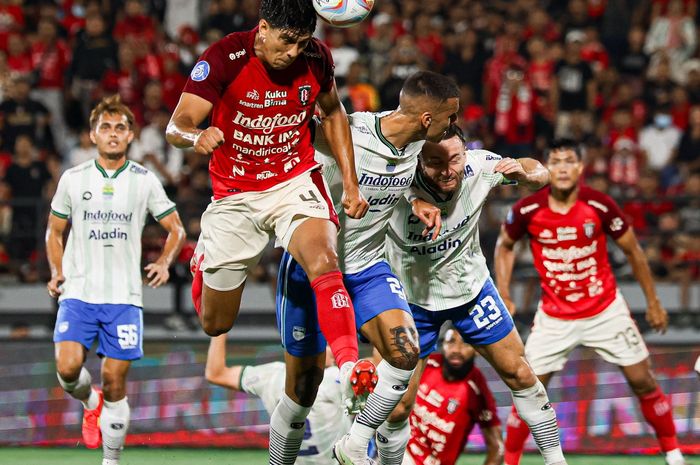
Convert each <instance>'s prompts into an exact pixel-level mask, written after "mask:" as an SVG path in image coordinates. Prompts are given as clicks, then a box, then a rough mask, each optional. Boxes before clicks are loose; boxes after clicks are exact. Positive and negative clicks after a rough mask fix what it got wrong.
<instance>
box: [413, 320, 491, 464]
mask: <svg viewBox="0 0 700 465" xmlns="http://www.w3.org/2000/svg"><path fill="white" fill-rule="evenodd" d="M440 352H441V353H440V354H434V355H431V356H430V358H428V363H427V366H426V368H425V371H424V372H423V376H421V380H420V387H419V388H418V397H417V398H416V405H415V407H414V408H413V412H412V413H411V416H410V419H409V422H410V425H411V438H410V440H409V442H408V446H407V447H406V454H405V456H404V458H405V459H404V464H407V465H430V464H433V463H439V464H441V465H454V464H455V463H456V462H457V459H458V458H459V455H460V454H461V452H462V450H463V449H464V446H465V445H466V443H467V438H468V437H469V433H470V432H471V430H472V428H474V425H475V424H477V423H478V424H479V428H480V429H481V434H482V435H483V437H484V442H485V443H486V457H485V458H484V462H483V463H484V465H500V464H501V463H503V439H502V434H501V426H500V425H501V422H500V420H499V419H498V412H497V411H496V402H495V400H494V398H493V394H492V393H491V390H490V389H489V386H488V384H486V378H484V375H483V374H482V373H481V370H479V369H478V368H477V367H475V366H474V357H475V355H476V351H475V350H474V348H473V347H472V346H471V345H469V344H467V343H466V342H464V341H463V340H462V337H461V336H460V335H459V333H458V332H457V331H455V330H454V329H452V328H450V329H448V330H447V331H446V332H445V339H444V341H443V342H442V345H441V350H440ZM436 399H440V400H436Z"/></svg>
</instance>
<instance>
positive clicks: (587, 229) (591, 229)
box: [583, 222, 595, 239]
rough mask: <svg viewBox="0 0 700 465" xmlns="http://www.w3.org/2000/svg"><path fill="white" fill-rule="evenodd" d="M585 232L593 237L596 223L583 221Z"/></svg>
mask: <svg viewBox="0 0 700 465" xmlns="http://www.w3.org/2000/svg"><path fill="white" fill-rule="evenodd" d="M583 233H584V234H585V235H586V237H587V238H589V239H590V238H591V237H593V233H595V223H590V222H586V223H583Z"/></svg>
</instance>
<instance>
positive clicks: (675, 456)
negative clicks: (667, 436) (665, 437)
mask: <svg viewBox="0 0 700 465" xmlns="http://www.w3.org/2000/svg"><path fill="white" fill-rule="evenodd" d="M666 463H667V464H668V465H684V464H685V459H684V458H683V453H681V450H680V449H673V450H670V451H668V452H666Z"/></svg>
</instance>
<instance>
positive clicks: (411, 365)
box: [387, 342, 420, 370]
mask: <svg viewBox="0 0 700 465" xmlns="http://www.w3.org/2000/svg"><path fill="white" fill-rule="evenodd" d="M419 354H420V350H419V349H418V347H417V346H416V345H415V344H413V343H411V342H407V343H406V344H405V347H404V350H402V351H401V353H397V352H394V353H392V354H391V357H389V359H388V360H387V362H389V365H391V366H393V367H395V368H399V369H401V370H413V369H415V368H416V365H418V356H419Z"/></svg>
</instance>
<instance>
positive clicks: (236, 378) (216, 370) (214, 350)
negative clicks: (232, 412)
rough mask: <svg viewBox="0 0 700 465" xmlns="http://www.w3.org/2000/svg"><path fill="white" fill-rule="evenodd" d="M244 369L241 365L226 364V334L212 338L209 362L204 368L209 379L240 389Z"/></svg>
mask: <svg viewBox="0 0 700 465" xmlns="http://www.w3.org/2000/svg"><path fill="white" fill-rule="evenodd" d="M242 371H243V367H242V366H240V365H234V366H231V367H227V366H226V334H222V335H221V336H216V337H213V338H211V341H210V342H209V352H207V364H206V367H205V368H204V376H205V377H206V378H207V381H209V382H210V383H212V384H216V385H217V386H222V387H225V388H229V389H233V390H234V391H240V390H241V373H242Z"/></svg>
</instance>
